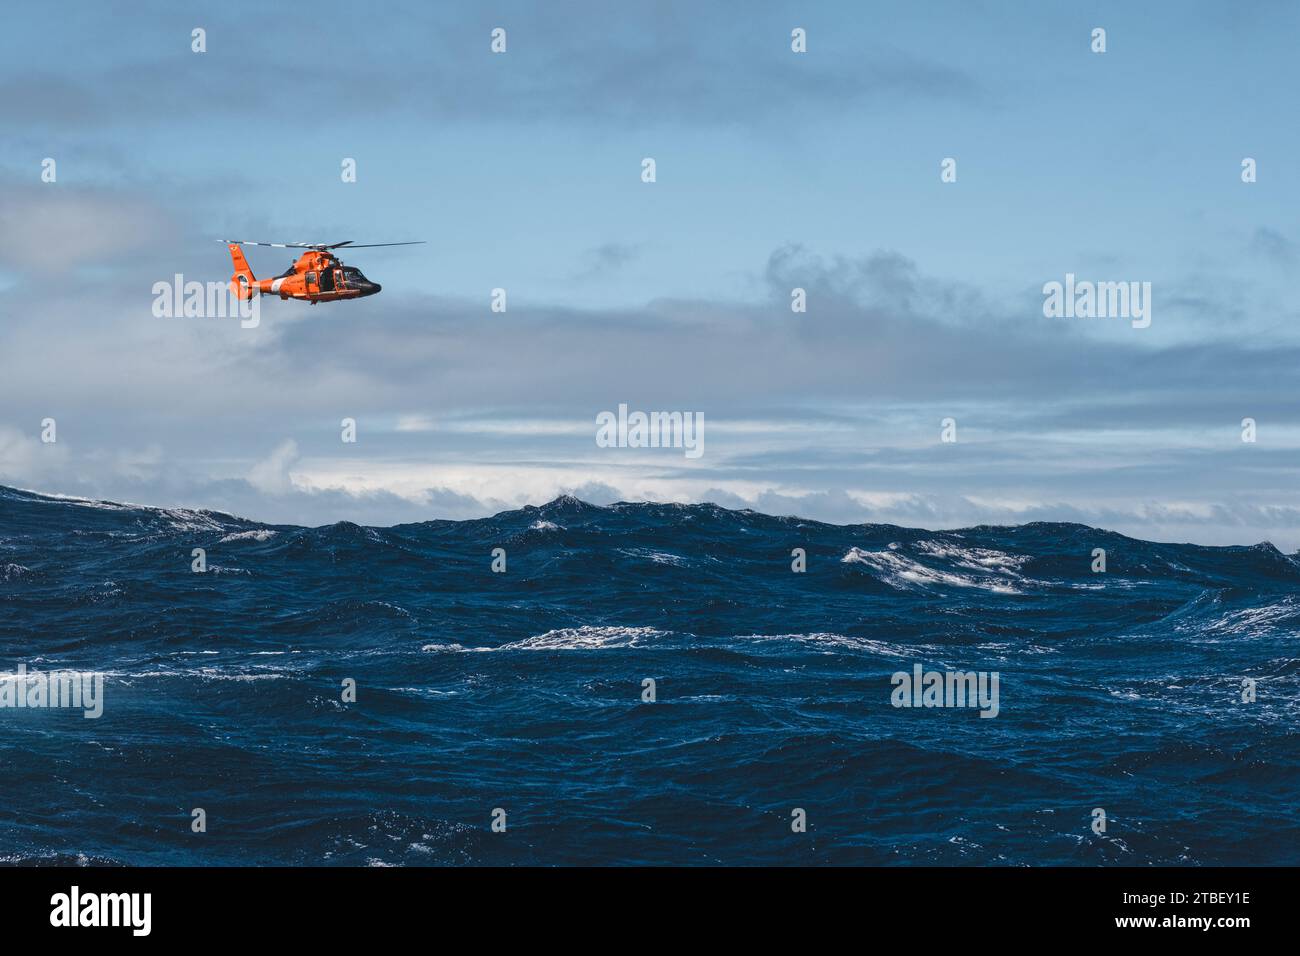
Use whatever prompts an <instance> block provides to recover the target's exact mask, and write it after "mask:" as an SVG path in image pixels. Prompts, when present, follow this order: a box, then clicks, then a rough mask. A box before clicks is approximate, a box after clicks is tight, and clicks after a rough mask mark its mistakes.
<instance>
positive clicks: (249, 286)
mask: <svg viewBox="0 0 1300 956" xmlns="http://www.w3.org/2000/svg"><path fill="white" fill-rule="evenodd" d="M229 248H230V261H231V262H233V263H234V264H235V274H234V275H232V276H231V277H230V291H231V292H233V293H234V294H235V295H237V296H239V298H241V299H251V298H252V297H253V296H254V295H256V294H257V279H255V278H254V277H253V270H252V269H250V268H249V267H248V260H247V259H245V258H244V250H243V249H241V248H239V243H237V242H232V243H229Z"/></svg>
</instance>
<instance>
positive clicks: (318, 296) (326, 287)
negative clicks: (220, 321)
mask: <svg viewBox="0 0 1300 956" xmlns="http://www.w3.org/2000/svg"><path fill="white" fill-rule="evenodd" d="M217 242H224V243H225V244H226V245H227V246H228V247H229V248H230V260H231V261H232V262H233V263H234V264H235V274H234V275H233V276H231V277H230V291H231V292H233V293H234V294H235V295H237V296H238V297H239V298H241V299H251V298H252V297H253V296H255V295H278V296H279V297H280V298H281V299H302V300H303V301H305V302H310V303H311V304H312V305H315V304H316V303H317V302H335V301H338V300H340V299H359V298H361V297H362V296H366V295H374V294H375V293H376V292H378V291H379V290H380V289H382V288H383V286H381V285H380V284H379V283H378V282H371V281H370V280H369V279H367V278H366V277H365V276H364V275H362V274H361V270H360V269H358V268H357V267H356V266H345V265H344V264H343V263H342V262H341V261H340V260H339V258H338V257H337V256H336V255H334V253H333V252H332V251H331V250H333V249H341V248H342V247H344V246H347V247H348V248H350V249H374V248H376V247H378V246H420V245H423V244H424V243H423V242H422V241H421V242H372V243H366V244H363V245H353V243H352V241H351V240H349V241H347V242H335V243H333V244H329V245H326V244H324V243H313V242H247V241H245V240H242V239H218V240H217ZM241 245H243V246H271V247H272V248H275V249H306V250H307V251H306V252H304V253H303V254H302V255H301V256H299V257H298V261H297V262H295V263H293V265H291V266H289V268H288V269H287V270H286V271H284V272H282V273H280V275H278V276H276V277H275V278H273V279H258V278H255V277H254V276H253V270H252V269H250V268H249V267H248V260H247V259H245V258H244V250H243V249H241V248H239V247H240V246H241Z"/></svg>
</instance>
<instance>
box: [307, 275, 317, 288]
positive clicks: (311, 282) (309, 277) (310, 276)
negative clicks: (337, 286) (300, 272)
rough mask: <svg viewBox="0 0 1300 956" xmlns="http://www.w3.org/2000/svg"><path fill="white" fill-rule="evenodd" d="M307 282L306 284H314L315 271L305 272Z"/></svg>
mask: <svg viewBox="0 0 1300 956" xmlns="http://www.w3.org/2000/svg"><path fill="white" fill-rule="evenodd" d="M307 284H308V285H315V284H316V273H314V272H308V273H307Z"/></svg>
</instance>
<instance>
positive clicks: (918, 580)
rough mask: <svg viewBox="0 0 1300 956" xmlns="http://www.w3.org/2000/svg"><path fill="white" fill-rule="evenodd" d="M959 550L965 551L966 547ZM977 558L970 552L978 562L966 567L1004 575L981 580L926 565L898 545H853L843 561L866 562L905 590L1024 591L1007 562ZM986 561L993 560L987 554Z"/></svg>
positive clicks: (997, 553) (1009, 557) (891, 584)
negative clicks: (874, 548) (871, 547)
mask: <svg viewBox="0 0 1300 956" xmlns="http://www.w3.org/2000/svg"><path fill="white" fill-rule="evenodd" d="M956 550H959V551H964V550H966V549H956ZM972 550H981V549H972ZM992 554H994V555H1001V552H992ZM1002 557H1003V558H1005V559H1006V560H1008V561H1009V560H1014V559H1012V557H1011V555H1003V556H1002ZM977 558H978V556H975V555H971V556H970V560H972V561H976V563H975V564H973V565H972V564H970V563H969V562H968V563H967V564H966V566H968V567H970V568H971V570H978V571H981V572H984V573H988V572H989V571H991V570H992V571H994V573H995V574H1001V575H1002V577H1001V578H997V577H995V578H992V579H988V578H984V579H978V578H974V577H971V576H969V575H965V574H957V573H955V572H951V571H940V570H937V569H936V568H931V567H927V566H926V565H924V564H922V563H921V562H920V561H917V560H916V559H914V558H909V557H908V556H907V555H905V554H903V553H902V551H901V549H900V548H899V547H898V546H897V545H896V544H891V545H890V546H889V550H886V551H864V550H863V549H862V548H850V549H849V551H848V553H847V554H845V555H844V557H842V558H841V559H840V561H841V562H843V563H845V564H865V565H866V566H867V567H869V568H871V569H873V570H875V571H877V572H879V574H880V579H881V580H882V581H884V582H885V583H886V584H888V585H890V586H891V587H896V588H900V589H903V590H910V589H914V588H915V587H918V586H920V587H925V586H927V585H943V584H946V585H950V586H952V587H959V588H977V589H980V590H984V591H992V592H994V593H997V594H1019V593H1021V592H1020V590H1019V589H1018V588H1016V587H1014V586H1013V582H1015V583H1019V581H1020V579H1019V576H1018V575H1016V574H1014V572H1011V571H1009V570H1008V569H1007V567H1006V565H1005V564H1003V565H1002V566H1000V567H998V568H996V569H993V568H990V567H989V566H987V565H983V564H979V563H978V560H977ZM984 560H994V559H993V558H992V557H986V558H985V559H984Z"/></svg>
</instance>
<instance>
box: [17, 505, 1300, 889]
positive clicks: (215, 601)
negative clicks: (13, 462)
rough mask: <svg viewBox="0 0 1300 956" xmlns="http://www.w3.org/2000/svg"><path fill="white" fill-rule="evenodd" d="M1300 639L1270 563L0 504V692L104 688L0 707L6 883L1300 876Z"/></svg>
mask: <svg viewBox="0 0 1300 956" xmlns="http://www.w3.org/2000/svg"><path fill="white" fill-rule="evenodd" d="M194 549H203V551H204V558H203V560H204V562H205V565H206V570H204V571H195V570H193V567H194V565H195V562H196V560H197V558H196V557H195V555H194ZM494 549H502V551H499V552H496V557H495V558H494ZM795 549H803V553H804V555H805V557H804V560H805V561H806V570H804V571H802V572H796V571H795V570H792V565H793V564H795V563H796V562H797V561H798V558H796V557H795V556H794V555H792V552H793V551H794V550H795ZM1095 549H1104V551H1105V559H1106V570H1105V571H1104V572H1096V571H1094V570H1093V565H1094V560H1095V559H1094V550H1095ZM494 561H495V562H496V563H497V566H498V567H500V566H501V562H502V561H504V570H503V571H494V570H493V564H494ZM1298 632H1300V560H1298V559H1297V557H1296V556H1294V555H1286V554H1283V553H1281V552H1279V551H1278V550H1276V549H1275V548H1274V547H1272V546H1271V545H1269V544H1257V545H1253V546H1243V547H1202V546H1196V545H1188V544H1155V543H1150V542H1145V541H1139V540H1134V539H1132V538H1127V537H1124V536H1122V535H1119V534H1115V533H1112V532H1108V531H1102V530H1098V529H1095V528H1090V527H1086V526H1083V525H1078V524H1056V523H1033V524H1027V525H1022V526H1017V527H977V528H968V529H964V530H960V531H925V530H919V529H909V528H902V527H896V526H891V525H879V524H862V525H845V526H839V525H831V524H822V523H818V522H814V521H809V520H804V519H800V518H793V517H773V516H768V515H763V514H758V513H755V512H752V511H733V510H727V509H723V508H720V507H716V506H713V505H672V504H617V505H612V506H609V507H597V506H594V505H590V504H586V503H583V502H581V501H578V500H576V499H573V498H560V499H557V500H555V501H552V502H550V503H549V504H546V505H543V506H541V507H527V508H522V509H520V510H517V511H508V512H505V513H502V514H499V515H496V516H495V517H491V518H484V519H481V520H470V521H429V522H423V523H419V524H407V525H400V526H396V527H391V528H371V527H361V526H358V525H355V524H349V523H346V522H343V523H339V524H335V525H330V526H328V527H320V528H302V527H293V526H283V525H266V524H259V523H257V522H253V521H247V520H244V519H241V518H237V517H232V516H229V515H225V514H220V513H216V512H210V511H191V510H177V509H170V510H169V509H156V508H147V507H138V506H127V505H116V504H110V503H105V502H93V501H85V500H80V499H66V498H54V497H47V496H42V495H39V494H34V493H31V492H24V491H18V490H14V489H9V488H0V672H3V673H2V674H0V678H4V679H7V680H9V681H10V684H11V686H13V687H16V686H18V683H17V680H16V678H15V676H14V675H17V674H19V673H22V671H23V670H25V672H26V675H27V678H30V677H31V675H32V674H34V673H48V672H53V671H68V672H78V673H87V674H89V673H93V674H98V675H102V700H101V702H100V703H101V704H102V715H101V716H99V717H96V718H90V719H88V718H87V717H85V716H84V713H85V711H84V710H79V709H76V708H73V707H18V706H16V705H15V706H7V707H0V768H2V769H0V775H2V776H0V780H2V782H0V794H2V796H3V799H0V862H6V863H65V864H66V863H85V864H108V863H120V864H133V865H171V864H188V865H204V866H209V865H211V866H221V865H231V864H257V865H287V864H324V865H331V864H335V865H355V866H387V865H396V866H422V865H449V864H452V865H454V864H487V865H527V864H540V865H583V864H587V865H591V864H683V865H705V864H725V865H760V864H762V865H806V864H843V865H859V864H863V865H914V866H915V865H934V864H969V865H1013V866H1022V865H1041V864H1053V865H1086V866H1091V865H1099V864H1100V865H1110V864H1115V865H1145V864H1175V865H1179V864H1181V865H1211V864H1247V865H1249V864H1266V865H1280V864H1287V865H1295V864H1297V863H1300V819H1298V814H1297V805H1296V794H1297V793H1298V792H1300V733H1298V732H1297V729H1296V719H1297V715H1298V714H1300V707H1298V706H1297V701H1298V697H1297V692H1298V691H1300V686H1298V685H1300V654H1298V653H1297V644H1296V640H1297V633H1298ZM918 665H919V666H920V667H921V668H922V671H923V672H926V673H928V672H930V671H937V672H940V673H945V672H947V671H963V672H970V671H974V672H980V673H982V674H985V675H993V674H996V675H997V678H998V685H997V686H998V701H997V713H996V716H993V717H988V716H981V713H982V712H981V710H980V709H979V708H977V707H973V706H969V705H968V706H950V707H945V706H935V707H924V706H922V707H901V706H895V703H896V702H897V695H896V694H895V690H896V681H895V679H894V677H893V675H895V674H897V673H906V674H909V675H911V674H912V673H914V672H915V668H916V667H917V666H918ZM649 682H653V683H649ZM1248 688H1253V699H1251V697H1252V692H1251V690H1249V689H1248ZM651 697H652V698H653V699H651ZM909 700H910V699H909ZM967 703H968V704H969V702H967ZM983 712H984V713H988V709H987V708H985V710H984V711H983ZM1098 810H1100V811H1102V812H1103V813H1104V821H1105V825H1104V828H1100V827H1099V826H1098V820H1099V818H1098V815H1097V813H1096V811H1098ZM196 811H202V813H201V814H199V815H197V816H196ZM200 819H201V822H202V827H201V828H200V827H199V822H198V821H199V820H200ZM196 829H197V830H198V832H196Z"/></svg>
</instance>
